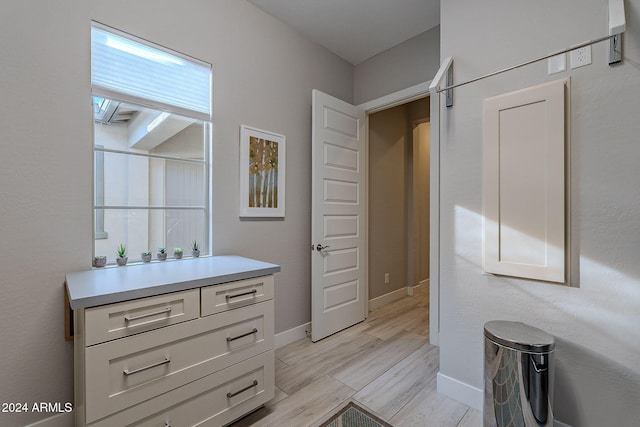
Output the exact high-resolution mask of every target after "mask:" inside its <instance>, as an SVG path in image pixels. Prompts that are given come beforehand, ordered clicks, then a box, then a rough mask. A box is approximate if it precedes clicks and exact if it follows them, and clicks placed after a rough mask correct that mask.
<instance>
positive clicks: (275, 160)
mask: <svg viewBox="0 0 640 427" xmlns="http://www.w3.org/2000/svg"><path fill="white" fill-rule="evenodd" d="M285 144H286V142H285V137H284V135H279V134H277V133H273V132H267V131H264V130H260V129H256V128H252V127H249V126H245V125H242V126H240V216H241V217H284V208H285V172H286V161H285V156H286V146H285Z"/></svg>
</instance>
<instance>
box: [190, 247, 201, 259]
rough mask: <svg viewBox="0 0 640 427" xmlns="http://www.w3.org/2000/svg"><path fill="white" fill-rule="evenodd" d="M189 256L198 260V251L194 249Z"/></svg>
mask: <svg viewBox="0 0 640 427" xmlns="http://www.w3.org/2000/svg"><path fill="white" fill-rule="evenodd" d="M191 256H192V257H194V258H198V257H199V256H200V249H194V250H192V251H191Z"/></svg>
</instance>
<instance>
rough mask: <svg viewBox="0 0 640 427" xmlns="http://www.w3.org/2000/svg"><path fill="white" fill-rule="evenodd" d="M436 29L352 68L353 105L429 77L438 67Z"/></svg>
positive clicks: (438, 28) (404, 87)
mask: <svg viewBox="0 0 640 427" xmlns="http://www.w3.org/2000/svg"><path fill="white" fill-rule="evenodd" d="M439 56H440V27H439V26H437V27H434V28H431V29H430V30H427V31H425V32H423V33H421V34H418V35H417V36H415V37H413V38H411V39H409V40H407V41H405V42H403V43H400V44H399V45H397V46H394V47H392V48H391V49H388V50H386V51H384V52H382V53H379V54H378V55H376V56H374V57H372V58H369V59H367V60H366V61H364V62H362V63H360V64H358V65H356V66H355V69H354V76H355V77H354V85H355V86H354V95H353V98H354V99H353V101H354V104H355V105H359V104H362V103H364V102H367V101H371V100H373V99H377V98H380V97H382V96H384V95H388V94H390V93H394V92H396V91H399V90H402V89H406V88H408V87H411V86H414V85H416V84H418V83H424V82H426V81H429V80H431V79H432V78H433V76H434V75H435V74H436V72H437V71H438V68H439V67H440V60H439Z"/></svg>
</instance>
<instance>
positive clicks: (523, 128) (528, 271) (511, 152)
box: [483, 79, 569, 283]
mask: <svg viewBox="0 0 640 427" xmlns="http://www.w3.org/2000/svg"><path fill="white" fill-rule="evenodd" d="M568 83H569V81H568V79H563V80H557V81H553V82H550V83H545V84H542V85H539V86H534V87H530V88H527V89H522V90H518V91H515V92H510V93H507V94H504V95H499V96H496V97H493V98H488V99H486V100H485V101H484V104H483V270H484V271H485V272H486V273H491V274H498V275H505V276H514V277H522V278H528V279H535V280H544V281H551V282H559V283H564V282H565V281H566V254H567V236H566V230H567V228H566V212H565V211H566V181H565V179H566V178H565V174H566V167H565V165H566V139H567V138H566V129H567V127H566V124H565V119H566V111H565V104H566V90H567V89H566V88H567V86H568Z"/></svg>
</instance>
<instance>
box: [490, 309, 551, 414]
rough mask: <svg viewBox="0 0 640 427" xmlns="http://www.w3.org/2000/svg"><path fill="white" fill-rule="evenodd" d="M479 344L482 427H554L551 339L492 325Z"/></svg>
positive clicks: (519, 326) (522, 328)
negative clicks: (481, 372) (482, 386)
mask: <svg viewBox="0 0 640 427" xmlns="http://www.w3.org/2000/svg"><path fill="white" fill-rule="evenodd" d="M484 338H485V339H484V427H512V426H513V427H521V426H522V427H534V426H535V427H538V426H549V427H551V426H553V411H552V402H553V374H554V362H553V351H554V347H555V339H554V337H553V336H552V335H550V334H548V333H546V332H544V331H542V330H540V329H538V328H534V327H532V326H529V325H525V324H524V323H520V322H507V321H501V320H494V321H491V322H487V323H485V325H484Z"/></svg>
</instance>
